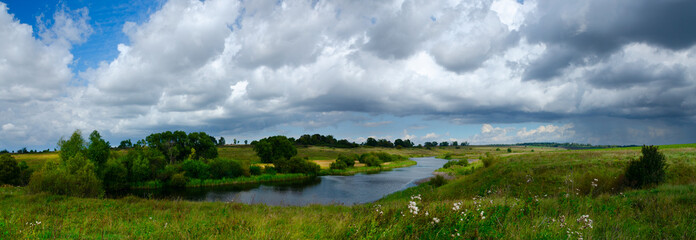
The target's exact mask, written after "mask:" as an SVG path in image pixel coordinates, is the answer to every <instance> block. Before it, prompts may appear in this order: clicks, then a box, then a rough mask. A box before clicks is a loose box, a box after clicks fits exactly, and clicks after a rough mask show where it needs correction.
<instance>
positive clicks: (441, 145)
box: [440, 141, 449, 147]
mask: <svg viewBox="0 0 696 240" xmlns="http://www.w3.org/2000/svg"><path fill="white" fill-rule="evenodd" d="M447 146H449V142H447V141H445V142H441V143H440V147H447Z"/></svg>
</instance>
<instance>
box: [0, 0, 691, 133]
mask: <svg viewBox="0 0 696 240" xmlns="http://www.w3.org/2000/svg"><path fill="white" fill-rule="evenodd" d="M693 9H694V3H692V2H691V1H680V0H677V1H648V0H639V1H629V0H626V1H619V2H607V1H600V0H588V1H580V2H577V1H576V2H568V1H549V0H538V1H534V0H530V1H524V2H523V3H520V2H518V1H512V0H477V1H386V2H382V1H379V2H374V1H365V2H361V1H231V0H207V1H197V0H170V1H167V2H166V3H164V4H163V5H162V6H161V8H160V9H158V10H157V11H155V12H153V13H152V14H151V15H150V16H149V18H148V19H146V20H145V21H143V22H140V23H131V22H124V23H123V32H124V33H125V34H126V36H127V37H128V40H129V41H128V42H124V43H121V44H119V45H118V46H114V48H117V49H118V53H119V54H118V56H117V57H116V58H115V59H111V60H108V61H105V62H103V63H102V64H100V65H99V66H98V67H95V68H92V69H88V70H86V71H83V72H80V73H79V74H78V76H74V75H73V74H72V72H73V71H72V70H71V68H70V64H71V63H72V62H73V56H72V55H71V54H70V49H71V46H72V45H74V44H80V43H82V42H84V41H89V40H88V39H89V38H88V37H89V36H90V33H91V32H92V28H91V26H89V24H88V20H89V11H88V10H87V9H79V10H75V11H72V10H69V9H63V10H59V12H58V13H55V14H53V19H52V20H50V21H49V20H46V21H44V22H43V23H42V25H41V26H43V27H40V28H39V29H40V31H39V32H38V33H33V32H32V28H31V26H28V25H25V24H22V23H20V22H19V21H17V20H16V19H13V18H12V16H11V14H9V13H8V10H7V8H6V7H5V5H4V4H0V29H1V31H0V32H2V33H3V34H1V35H0V42H2V43H11V44H2V45H0V76H1V77H0V83H2V85H3V86H6V87H4V88H2V89H0V106H1V107H2V108H1V109H2V110H0V112H1V113H2V114H3V115H2V117H0V126H5V125H7V124H12V125H7V126H13V129H25V127H26V129H29V130H28V132H26V133H24V134H25V135H24V138H25V139H27V138H28V136H30V135H31V136H33V135H39V134H33V132H32V131H33V130H31V129H42V128H41V127H37V126H42V124H45V123H43V122H42V121H46V119H50V120H51V121H56V123H55V124H56V125H54V126H55V127H54V128H55V129H54V130H50V129H44V131H46V132H47V134H45V135H46V137H45V138H44V137H41V139H36V141H35V142H42V141H43V142H46V141H48V140H47V139H51V140H50V141H54V140H53V139H55V136H56V135H60V134H63V135H64V134H66V132H69V131H70V129H74V128H91V129H99V130H100V131H103V132H105V135H107V136H118V137H123V136H142V135H145V134H148V133H150V132H153V131H160V130H171V129H184V130H189V129H191V130H196V131H201V130H203V131H210V132H211V133H212V134H248V133H250V132H259V131H261V130H263V129H279V130H278V131H283V130H282V128H283V127H287V126H290V127H299V128H304V129H310V130H311V129H318V128H322V127H326V126H338V125H339V124H340V123H341V122H346V121H349V122H353V123H356V124H352V125H353V126H355V127H365V128H370V127H376V126H380V125H381V126H384V125H383V124H386V123H385V122H380V121H379V120H376V119H371V117H364V116H368V115H369V116H376V115H387V116H393V117H397V118H398V117H407V116H425V119H426V120H428V119H430V120H433V119H435V120H446V121H447V122H448V123H451V124H454V125H460V124H483V123H486V124H485V125H484V127H483V128H482V131H481V133H479V134H477V135H476V136H473V137H472V138H471V141H470V142H472V143H493V142H523V141H536V140H538V141H556V140H557V141H568V140H577V141H586V142H593V143H594V142H602V141H605V140H606V141H608V140H611V141H613V142H610V143H623V142H628V141H631V140H634V139H640V140H641V141H644V142H649V141H661V142H665V141H668V139H667V138H666V137H665V136H667V135H669V134H673V133H678V132H690V131H691V130H693V129H695V128H694V127H693V126H688V124H684V123H688V122H693V121H694V120H695V119H696V95H694V94H693V92H695V91H696V79H695V78H694V76H696V75H695V74H696V72H694V71H696V70H694V69H696V47H694V46H693V45H694V43H695V42H696V31H692V30H690V29H685V28H683V27H679V26H684V24H685V23H690V22H694V21H690V20H696V19H694V18H695V17H694V16H696V15H694V14H692V12H693V11H692V10H693ZM646 16H647V17H646ZM34 36H39V37H38V38H37V37H34ZM73 81H83V83H84V85H79V84H78V85H79V86H74V85H75V84H72V85H71V82H73ZM39 116H40V118H41V119H42V120H39ZM32 117H33V118H32ZM26 118H31V120H30V121H21V120H22V119H26ZM588 119H589V120H588ZM592 119H605V120H606V121H609V122H612V123H616V124H613V125H612V124H611V123H604V122H602V121H591V120H592ZM394 122H395V123H396V122H397V121H394ZM625 122H631V123H635V124H636V126H635V127H628V125H624V124H619V123H625ZM361 123H362V125H361ZM503 123H535V124H536V123H543V124H542V126H541V127H539V128H535V129H529V130H528V129H526V128H521V129H516V128H504V127H494V125H497V124H503ZM549 123H552V124H549ZM598 124H606V125H611V126H614V127H615V128H616V130H612V131H611V132H610V133H611V134H610V135H611V136H606V137H605V135H607V133H608V131H606V130H604V131H602V130H595V129H603V127H595V128H593V127H592V126H594V125H598ZM8 128H9V127H8ZM426 128H430V126H428V127H426ZM682 128H686V129H687V130H686V131H679V129H682ZM66 129H67V130H66ZM578 129H582V131H580V130H578ZM641 129H653V130H646V131H647V132H646V131H643V130H641ZM3 131H6V130H5V129H4V128H3ZM397 131H398V130H397ZM434 131H435V130H430V129H423V130H422V132H419V133H418V135H419V136H420V137H417V136H415V135H411V134H409V133H408V132H406V131H404V132H403V134H401V133H399V132H394V133H379V134H383V135H389V134H392V135H394V136H397V135H403V136H404V138H407V139H412V140H413V139H420V140H442V139H440V138H441V137H446V138H443V139H450V138H458V139H463V138H464V137H466V136H449V135H447V136H444V135H438V134H435V133H434ZM427 132H431V133H430V134H426V135H422V134H425V133H427ZM19 135H22V134H19ZM19 135H17V136H19ZM8 136H9V135H8ZM680 136H681V135H680ZM345 137H346V138H356V139H357V137H364V136H345ZM0 138H3V137H0ZM8 139H9V138H8V137H4V139H3V140H2V141H6V142H10V141H18V140H16V139H18V138H13V140H8ZM679 139H685V140H686V141H688V139H691V141H693V137H691V138H690V137H687V136H686V135H684V136H683V137H680V138H679Z"/></svg>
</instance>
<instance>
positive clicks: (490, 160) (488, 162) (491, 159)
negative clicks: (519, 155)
mask: <svg viewBox="0 0 696 240" xmlns="http://www.w3.org/2000/svg"><path fill="white" fill-rule="evenodd" d="M497 159H498V158H497V157H495V156H492V155H491V154H490V153H486V156H485V157H481V161H482V162H483V167H490V166H491V165H493V163H494V162H495V161H496V160H497Z"/></svg>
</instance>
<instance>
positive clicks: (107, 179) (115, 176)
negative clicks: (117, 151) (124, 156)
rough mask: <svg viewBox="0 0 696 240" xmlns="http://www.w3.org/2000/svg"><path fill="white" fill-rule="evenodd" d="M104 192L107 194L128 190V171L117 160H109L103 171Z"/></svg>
mask: <svg viewBox="0 0 696 240" xmlns="http://www.w3.org/2000/svg"><path fill="white" fill-rule="evenodd" d="M103 174H104V178H103V184H104V190H106V191H107V192H118V191H122V190H125V189H128V187H129V185H128V169H126V167H124V166H123V164H121V161H119V160H117V159H113V158H112V159H109V160H108V161H107V162H106V164H105V165H104V170H103Z"/></svg>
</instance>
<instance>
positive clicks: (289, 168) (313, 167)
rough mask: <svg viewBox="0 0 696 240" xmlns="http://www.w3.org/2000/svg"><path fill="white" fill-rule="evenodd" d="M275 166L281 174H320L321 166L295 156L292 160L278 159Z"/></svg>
mask: <svg viewBox="0 0 696 240" xmlns="http://www.w3.org/2000/svg"><path fill="white" fill-rule="evenodd" d="M273 166H275V168H276V170H278V172H280V173H306V174H317V173H319V170H320V167H319V164H316V163H314V162H312V161H308V160H306V159H303V158H301V157H298V156H294V157H292V158H290V159H287V158H283V157H281V158H278V159H276V160H274V161H273Z"/></svg>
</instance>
